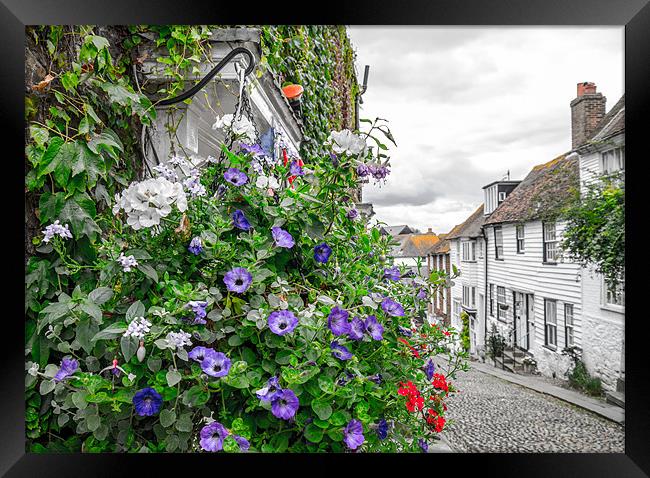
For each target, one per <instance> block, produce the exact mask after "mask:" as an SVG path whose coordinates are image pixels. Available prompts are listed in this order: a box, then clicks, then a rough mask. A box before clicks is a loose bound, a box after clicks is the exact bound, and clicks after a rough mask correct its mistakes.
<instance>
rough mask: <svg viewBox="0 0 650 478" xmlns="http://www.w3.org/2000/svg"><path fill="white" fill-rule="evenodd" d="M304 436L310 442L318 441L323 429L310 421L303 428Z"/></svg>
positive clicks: (321, 436) (320, 438)
mask: <svg viewBox="0 0 650 478" xmlns="http://www.w3.org/2000/svg"><path fill="white" fill-rule="evenodd" d="M305 438H306V439H307V440H309V441H310V442H312V443H320V441H321V440H322V439H323V430H322V429H321V428H319V427H317V426H316V425H314V424H313V423H310V424H309V425H307V427H306V428H305Z"/></svg>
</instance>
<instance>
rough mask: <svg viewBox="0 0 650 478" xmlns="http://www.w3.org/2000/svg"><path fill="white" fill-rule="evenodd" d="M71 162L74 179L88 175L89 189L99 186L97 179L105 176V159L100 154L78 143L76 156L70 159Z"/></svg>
mask: <svg viewBox="0 0 650 478" xmlns="http://www.w3.org/2000/svg"><path fill="white" fill-rule="evenodd" d="M70 162H71V163H70V164H71V165H72V176H73V177H74V176H77V175H78V174H80V173H86V177H87V178H88V181H87V182H88V187H89V188H92V187H94V186H95V184H97V178H98V177H99V176H104V175H105V164H104V160H103V158H102V157H101V156H100V155H99V154H95V153H93V152H92V151H91V150H90V148H89V147H88V146H87V145H85V144H83V143H78V145H77V147H76V152H75V155H74V156H72V157H70Z"/></svg>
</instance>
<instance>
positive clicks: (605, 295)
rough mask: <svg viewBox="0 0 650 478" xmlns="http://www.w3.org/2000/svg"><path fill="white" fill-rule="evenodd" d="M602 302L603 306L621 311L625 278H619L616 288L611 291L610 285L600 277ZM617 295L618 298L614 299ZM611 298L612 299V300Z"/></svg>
mask: <svg viewBox="0 0 650 478" xmlns="http://www.w3.org/2000/svg"><path fill="white" fill-rule="evenodd" d="M601 291H602V303H603V307H605V308H607V309H612V310H616V311H623V310H624V309H625V278H623V279H621V280H620V282H619V283H618V284H617V286H616V290H615V291H612V290H611V287H609V284H608V283H607V280H605V277H604V276H603V277H602V281H601ZM616 297H618V299H616ZM612 298H613V299H614V300H612Z"/></svg>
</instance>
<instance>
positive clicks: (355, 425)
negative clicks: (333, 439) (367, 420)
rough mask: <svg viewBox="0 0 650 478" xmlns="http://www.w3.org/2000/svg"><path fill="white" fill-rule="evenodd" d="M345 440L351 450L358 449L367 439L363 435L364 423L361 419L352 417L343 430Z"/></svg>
mask: <svg viewBox="0 0 650 478" xmlns="http://www.w3.org/2000/svg"><path fill="white" fill-rule="evenodd" d="M343 441H344V442H345V444H346V445H347V447H348V448H350V449H351V450H356V449H357V448H359V447H360V446H361V444H362V443H363V442H364V441H365V438H364V436H363V425H362V424H361V422H360V421H359V420H356V419H354V418H353V419H352V420H350V421H349V422H348V425H347V426H346V427H345V430H343Z"/></svg>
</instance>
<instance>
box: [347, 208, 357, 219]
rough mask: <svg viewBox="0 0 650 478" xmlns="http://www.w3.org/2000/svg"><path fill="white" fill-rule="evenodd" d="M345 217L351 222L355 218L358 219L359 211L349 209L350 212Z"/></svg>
mask: <svg viewBox="0 0 650 478" xmlns="http://www.w3.org/2000/svg"><path fill="white" fill-rule="evenodd" d="M345 216H346V217H347V218H348V219H352V220H354V219H356V218H358V217H359V211H358V210H357V208H354V207H353V208H352V209H350V210H349V211H348V212H347V214H346V215H345Z"/></svg>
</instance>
